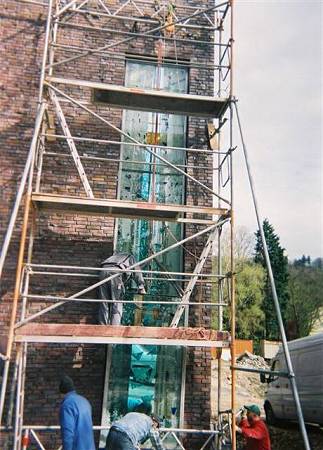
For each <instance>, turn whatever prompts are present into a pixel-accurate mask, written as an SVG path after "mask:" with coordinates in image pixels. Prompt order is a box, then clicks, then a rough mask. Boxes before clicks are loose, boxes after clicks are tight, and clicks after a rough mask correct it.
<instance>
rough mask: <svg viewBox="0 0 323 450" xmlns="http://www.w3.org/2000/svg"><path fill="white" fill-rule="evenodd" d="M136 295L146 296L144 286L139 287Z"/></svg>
mask: <svg viewBox="0 0 323 450" xmlns="http://www.w3.org/2000/svg"><path fill="white" fill-rule="evenodd" d="M138 294H141V295H144V294H147V292H146V289H145V286H140V287H139V288H138Z"/></svg>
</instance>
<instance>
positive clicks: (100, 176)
mask: <svg viewBox="0 0 323 450" xmlns="http://www.w3.org/2000/svg"><path fill="white" fill-rule="evenodd" d="M110 3H111V8H113V7H115V6H116V5H117V4H118V3H119V2H118V1H114V2H110ZM120 3H122V2H120ZM182 3H185V4H186V3H187V4H188V5H189V6H196V5H197V4H198V3H200V2H197V1H194V0H187V2H182ZM205 3H207V2H205ZM210 3H211V2H210ZM46 10H47V8H46V7H43V6H38V5H35V4H24V3H21V2H19V1H14V0H8V1H7V2H6V4H5V5H4V6H3V8H2V12H1V21H2V27H1V43H2V53H1V68H2V75H1V93H2V95H1V124H0V126H1V136H0V139H1V149H2V151H1V153H0V159H1V163H0V165H1V204H0V205H1V206H0V208H1V213H0V233H1V237H3V236H4V233H5V231H6V227H7V224H8V218H9V215H10V211H11V208H12V205H13V202H14V198H15V194H16V190H17V186H18V183H19V179H20V176H21V173H22V171H23V167H24V163H25V159H26V155H27V152H28V148H29V145H30V140H31V136H32V132H33V127H34V118H35V114H36V109H37V97H38V87H39V77H40V67H41V61H42V52H43V46H44V31H45V22H46ZM96 20H98V19H97V18H96V16H95V14H93V18H92V20H91V22H92V23H90V24H89V22H88V21H87V20H86V19H85V18H84V17H82V16H81V17H80V18H79V22H78V23H77V26H75V27H71V28H70V29H68V30H66V31H65V29H64V32H63V33H62V34H61V35H60V39H59V42H60V44H61V45H62V46H64V45H70V46H81V45H83V46H84V44H85V41H86V46H87V47H92V46H97V47H100V46H103V45H105V44H106V41H107V39H108V38H109V34H108V32H107V33H106V34H102V33H97V32H95V30H93V28H94V27H95V22H96ZM93 22H94V23H93ZM82 27H83V28H82ZM122 31H124V30H122V29H120V32H122ZM142 31H145V30H144V29H143V30H142ZM203 36H204V37H205V35H204V32H203V30H202V31H200V32H199V35H198V36H196V39H202V38H203ZM121 37H122V34H121ZM181 45H182V44H179V45H178V46H177V47H175V46H174V45H173V44H171V43H169V45H168V47H167V46H166V54H167V57H168V58H169V59H173V60H174V61H175V60H176V58H177V57H178V55H180V58H181V60H186V61H191V62H194V61H195V62H197V61H200V60H205V59H209V60H210V61H212V59H213V57H212V51H213V49H212V47H208V46H207V45H204V46H201V45H200V46H198V45H182V47H181ZM115 51H116V52H117V53H120V54H123V55H126V56H123V57H118V58H116V59H111V58H109V56H108V55H105V54H99V55H93V54H92V55H89V57H88V58H87V59H86V60H85V59H80V60H77V61H71V62H69V63H67V64H65V65H64V66H63V67H58V68H57V69H56V70H55V76H65V77H66V78H83V79H85V78H86V79H88V80H91V81H100V82H105V83H112V84H115V85H124V81H125V60H126V57H129V58H135V57H137V56H138V55H141V56H142V55H149V56H150V57H151V56H155V41H154V40H152V41H149V42H148V43H147V41H145V40H144V39H137V40H136V41H131V42H130V43H125V44H122V45H121V46H119V48H118V49H115ZM58 54H59V53H58ZM68 56H69V53H68V52H67V51H64V49H63V48H61V57H68ZM188 84H189V93H192V94H204V95H212V92H213V75H212V71H210V70H206V69H203V68H191V69H189V83H188ZM68 92H69V93H70V94H73V95H75V96H77V95H78V98H81V97H82V101H83V102H85V104H91V107H92V109H94V110H95V111H97V112H98V113H100V115H101V116H102V117H105V118H107V119H108V120H110V121H111V122H112V123H113V124H114V125H116V126H118V127H119V126H121V123H122V111H121V110H118V109H110V108H107V107H106V106H105V105H100V104H96V105H93V101H92V97H91V96H92V93H91V91H90V90H89V89H84V90H83V91H82V92H81V91H80V89H79V88H78V87H70V88H69V91H68ZM64 111H65V114H66V118H67V120H68V123H69V126H70V129H71V132H72V135H73V136H81V135H84V133H83V132H84V130H86V135H88V136H91V137H92V138H97V139H109V140H115V141H119V140H120V135H119V134H118V133H116V132H113V131H112V130H111V129H108V128H107V126H106V125H105V124H103V123H100V122H98V121H96V120H95V119H94V118H93V117H91V116H89V115H88V114H86V113H85V112H84V111H80V110H77V109H76V108H75V107H74V106H73V105H71V104H68V103H66V104H65V103H64ZM205 124H206V121H205V119H200V118H194V117H192V118H190V119H189V121H188V125H187V136H186V139H187V141H186V142H187V147H200V148H203V147H204V148H206V141H205ZM58 129H59V126H58V124H57V123H56V131H55V132H57V130H58ZM46 151H47V152H49V154H48V155H45V156H44V161H43V174H44V175H43V178H42V184H41V190H42V191H43V192H53V193H58V194H69V195H78V194H80V193H82V194H83V195H84V190H83V187H82V185H81V183H80V179H79V177H78V174H77V171H76V169H75V166H74V164H73V161H72V159H71V158H70V157H68V148H67V146H66V145H65V144H64V143H62V141H61V140H59V139H56V140H54V141H53V142H47V148H46ZM79 151H80V153H81V154H83V155H85V157H84V158H83V159H82V162H83V165H84V168H85V171H86V174H87V176H88V179H89V182H90V184H91V186H92V189H93V192H94V194H95V196H97V197H98V198H116V195H117V187H118V170H119V163H118V162H117V161H116V162H111V161H109V162H105V161H97V160H94V159H92V160H91V159H86V155H88V154H90V155H91V156H93V157H98V158H99V157H100V156H102V145H100V144H99V143H93V142H91V143H86V142H83V143H82V145H80V149H79ZM103 151H104V152H105V154H108V155H109V157H110V158H114V159H116V160H118V158H120V154H119V151H120V146H119V145H110V146H109V148H104V150H103ZM50 152H53V153H54V152H56V153H59V154H60V156H57V155H51V154H50ZM189 155H190V156H188V164H190V163H191V164H194V165H197V166H200V167H205V166H207V165H210V160H209V156H208V155H205V154H199V155H198V157H196V155H194V154H189ZM189 173H191V174H192V175H193V176H194V177H196V178H197V179H200V180H201V181H203V182H204V183H206V184H207V185H208V186H212V174H211V171H206V170H205V168H200V169H199V168H194V169H189ZM186 202H187V203H188V204H199V205H206V206H208V205H211V198H210V196H209V195H208V194H205V191H203V190H202V189H201V188H200V187H198V186H196V184H194V183H192V182H190V181H189V182H187V183H186ZM20 228H21V216H19V220H18V226H17V227H16V230H15V233H14V239H13V242H12V244H11V246H10V252H9V254H8V257H7V261H6V265H5V273H4V276H3V281H2V282H1V303H0V330H1V331H0V333H1V335H2V336H5V335H6V333H7V331H8V324H9V318H10V311H11V302H12V292H13V285H14V277H15V265H16V259H17V251H18V244H19V230H20ZM196 229H198V228H196V226H193V225H187V226H186V228H185V234H186V235H189V234H190V233H192V232H194V231H196ZM36 230H37V231H36V236H35V242H34V257H33V262H34V263H37V262H38V263H41V264H46V263H47V264H68V265H71V266H72V265H80V266H92V267H98V266H99V265H100V262H101V261H102V260H103V259H105V258H106V257H107V256H108V255H110V254H111V253H112V251H113V240H114V220H113V219H111V218H107V217H104V218H102V217H95V216H93V217H89V216H82V215H75V214H43V213H42V214H41V215H40V218H39V220H38V221H37V228H36ZM204 243H205V240H204V238H201V239H199V240H197V241H196V242H192V243H189V244H188V245H187V247H186V248H187V250H188V251H189V252H190V253H186V254H185V257H184V267H185V270H187V271H190V272H191V271H192V270H193V268H194V265H195V259H194V258H193V257H192V256H191V254H192V253H193V254H196V255H198V254H200V252H201V250H202V249H203V245H204ZM87 285H88V280H87V279H86V278H84V279H80V278H77V277H75V278H66V277H64V276H62V277H60V278H56V279H55V278H54V279H53V278H50V277H46V276H43V275H41V276H37V275H35V276H34V277H32V281H31V289H32V290H33V293H35V294H37V293H39V294H41V293H44V292H46V294H47V295H51V294H52V295H61V296H65V295H69V294H70V293H71V292H74V291H75V292H76V291H78V290H80V289H82V288H83V287H86V286H87ZM201 296H203V298H209V296H210V290H209V288H207V287H205V288H200V289H197V292H196V295H195V296H194V299H195V300H196V299H198V298H201ZM46 305H47V303H44V302H35V301H33V302H32V303H31V304H30V305H29V310H28V313H29V314H32V313H34V312H37V311H38V310H39V309H40V308H42V307H44V306H46ZM42 321H43V322H51V323H62V322H63V323H96V316H95V312H94V309H93V305H91V304H86V303H74V304H71V305H64V306H62V307H59V308H58V309H55V310H54V311H53V312H51V313H49V314H48V315H46V316H44V317H43V318H42ZM190 325H192V326H209V325H210V314H209V310H208V309H206V308H202V307H198V308H195V309H193V308H192V309H191V314H190ZM210 362H211V356H210V354H209V351H208V350H205V349H202V348H195V349H190V350H189V351H188V359H187V371H186V386H187V387H186V393H185V414H184V418H185V423H184V424H183V425H184V426H185V427H191V428H208V427H209V422H210ZM105 365H106V347H105V346H104V345H88V344H87V345H84V344H81V345H74V344H66V345H62V344H61V345H59V344H50V345H47V344H37V345H34V344H33V345H30V346H29V349H28V360H27V376H26V387H25V395H26V397H25V410H24V412H25V420H24V422H25V423H28V424H57V423H58V419H57V414H58V408H59V403H60V396H59V394H58V390H57V386H58V380H59V377H60V375H61V374H62V373H68V374H69V375H71V376H72V377H73V379H74V381H75V384H76V386H77V390H78V391H79V392H80V393H81V394H82V395H85V396H86V397H87V398H88V399H89V401H90V402H91V404H92V407H93V418H94V423H95V424H96V425H99V424H100V421H101V414H102V393H103V390H104V381H105ZM43 440H44V444H45V445H46V448H49V449H52V448H53V449H54V448H56V447H57V446H58V444H59V437H58V434H57V433H56V434H50V435H49V434H44V435H43ZM55 445H56V447H55Z"/></svg>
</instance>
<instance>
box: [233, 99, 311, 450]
mask: <svg viewBox="0 0 323 450" xmlns="http://www.w3.org/2000/svg"><path fill="white" fill-rule="evenodd" d="M234 107H235V112H236V117H237V122H238V128H239V133H240V137H241V143H242V149H243V155H244V159H245V164H246V169H247V174H248V180H249V185H250V189H251V195H252V201H253V204H254V208H255V213H256V218H257V224H258V229H259V232H260V237H261V242H262V246H263V252H264V257H265V262H266V266H267V271H268V276H269V281H270V286H271V292H272V296H273V300H274V306H275V311H276V315H277V321H278V326H279V331H280V335H281V340H282V346H283V350H284V355H285V360H286V365H287V370H288V374H289V379H290V383H291V387H292V392H293V396H294V401H295V406H296V411H297V417H298V422H299V426H300V429H301V433H302V437H303V441H304V448H305V449H306V450H311V447H310V443H309V440H308V435H307V431H306V427H305V422H304V417H303V412H302V407H301V402H300V398H299V394H298V389H297V384H296V378H295V373H294V370H293V364H292V360H291V356H290V352H289V348H288V342H287V338H286V333H285V329H284V323H283V319H282V314H281V310H280V304H279V299H278V295H277V291H276V285H275V279H274V274H273V270H272V267H271V262H270V256H269V252H268V247H267V242H266V237H265V233H264V229H263V221H262V218H261V215H260V212H259V207H258V201H257V197H256V191H255V185H254V181H253V176H252V172H251V166H250V161H249V156H248V151H247V146H246V144H245V140H244V136H243V132H242V126H241V121H240V116H239V111H238V105H237V101H234Z"/></svg>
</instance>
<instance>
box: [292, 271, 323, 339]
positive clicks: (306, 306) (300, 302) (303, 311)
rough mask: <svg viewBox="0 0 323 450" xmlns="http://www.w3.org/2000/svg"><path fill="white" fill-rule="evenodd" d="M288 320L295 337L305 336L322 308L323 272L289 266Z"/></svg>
mask: <svg viewBox="0 0 323 450" xmlns="http://www.w3.org/2000/svg"><path fill="white" fill-rule="evenodd" d="M289 297H290V301H289V304H288V309H287V317H288V320H289V321H291V322H292V323H293V324H295V328H296V331H297V335H298V336H297V337H304V336H307V335H308V334H309V333H310V332H311V330H312V327H313V325H314V322H315V320H316V319H317V318H318V316H319V313H320V309H321V308H323V270H322V269H320V268H316V267H308V266H306V265H299V264H298V265H293V266H292V265H290V266H289Z"/></svg>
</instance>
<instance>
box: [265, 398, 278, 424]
mask: <svg viewBox="0 0 323 450" xmlns="http://www.w3.org/2000/svg"><path fill="white" fill-rule="evenodd" d="M264 408H265V413H266V422H267V424H268V425H275V424H276V423H277V419H276V416H275V414H274V411H273V409H272V407H271V404H270V403H266V404H265V406H264Z"/></svg>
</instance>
